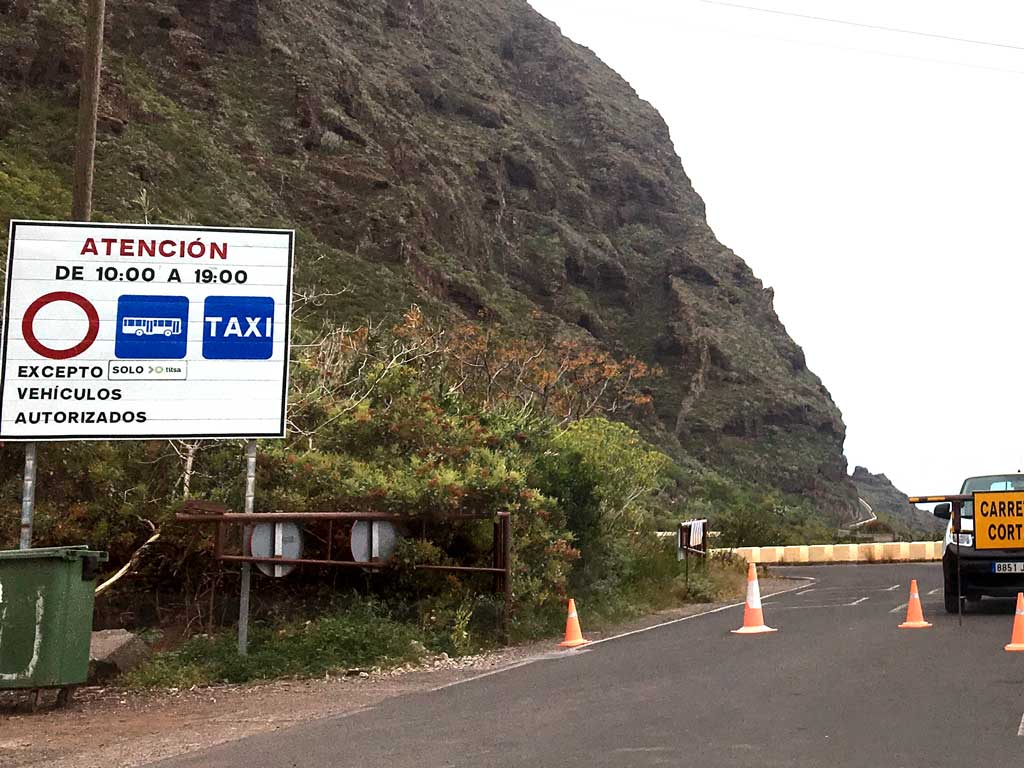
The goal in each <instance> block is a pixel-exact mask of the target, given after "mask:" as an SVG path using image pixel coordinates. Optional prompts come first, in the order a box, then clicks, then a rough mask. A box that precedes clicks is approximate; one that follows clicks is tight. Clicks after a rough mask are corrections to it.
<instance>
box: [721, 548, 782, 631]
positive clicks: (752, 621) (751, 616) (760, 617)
mask: <svg viewBox="0 0 1024 768" xmlns="http://www.w3.org/2000/svg"><path fill="white" fill-rule="evenodd" d="M778 631H779V630H777V629H772V628H771V627H768V626H765V623H764V613H763V612H762V610H761V588H760V587H759V586H758V585H757V567H756V566H755V565H754V564H753V563H751V564H750V566H749V567H748V568H747V604H746V605H745V606H743V626H742V627H740V628H739V629H734V630H732V633H733V634H734V635H756V634H760V633H761V632H778Z"/></svg>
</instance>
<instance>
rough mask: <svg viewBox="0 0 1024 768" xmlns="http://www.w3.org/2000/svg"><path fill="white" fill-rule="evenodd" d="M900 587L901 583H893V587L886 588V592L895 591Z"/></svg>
mask: <svg viewBox="0 0 1024 768" xmlns="http://www.w3.org/2000/svg"><path fill="white" fill-rule="evenodd" d="M899 588H900V585H899V584H893V585H892V586H891V587H889V588H888V589H887V590H885V591H886V592H895V591H896V590H897V589H899Z"/></svg>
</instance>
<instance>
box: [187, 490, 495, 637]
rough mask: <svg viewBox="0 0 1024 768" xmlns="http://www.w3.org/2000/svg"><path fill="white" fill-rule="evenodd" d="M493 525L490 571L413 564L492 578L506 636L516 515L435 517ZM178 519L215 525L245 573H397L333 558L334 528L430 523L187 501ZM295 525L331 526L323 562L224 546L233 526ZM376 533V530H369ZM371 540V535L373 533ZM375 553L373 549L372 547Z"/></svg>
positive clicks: (217, 538) (222, 552)
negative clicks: (255, 567)
mask: <svg viewBox="0 0 1024 768" xmlns="http://www.w3.org/2000/svg"><path fill="white" fill-rule="evenodd" d="M493 518H497V519H495V520H494V539H493V545H492V563H493V565H492V566H476V565H414V566H412V567H413V568H414V569H415V570H420V571H445V572H452V573H489V574H493V576H494V591H495V592H500V593H502V595H503V597H504V609H503V611H502V629H503V631H504V633H505V635H506V636H507V635H508V634H509V630H510V620H511V614H512V516H511V514H510V513H508V512H498V513H496V514H494V513H488V514H471V515H445V516H441V517H437V518H434V519H435V520H437V521H439V522H449V521H456V522H458V521H473V520H487V519H493ZM175 519H177V520H178V521H180V522H183V523H198V524H209V525H214V526H216V528H215V531H214V540H213V541H214V544H213V546H214V550H213V554H214V557H215V558H217V560H220V561H221V562H227V563H242V566H243V568H246V567H249V566H251V564H252V563H268V564H272V565H296V566H301V565H312V566H326V567H331V568H363V569H371V570H384V569H388V568H393V567H394V565H393V564H392V563H389V562H385V561H374V560H369V561H366V562H359V561H356V560H342V559H338V558H337V557H332V555H334V554H335V550H334V526H335V524H336V523H345V522H348V523H354V522H356V521H358V520H389V521H392V522H402V523H405V524H410V523H415V522H417V521H419V522H420V524H421V530H422V532H423V533H425V532H426V525H427V522H428V520H427V519H426V518H411V517H409V516H408V515H396V514H392V513H387V512H246V513H238V512H229V511H227V509H226V508H225V507H223V506H221V505H219V504H215V503H212V502H206V501H195V500H191V501H188V502H186V503H185V504H184V505H183V506H182V508H181V511H179V512H178V513H177V514H176V515H175ZM279 522H293V523H298V524H307V523H317V522H319V523H324V522H325V523H327V536H326V541H327V553H326V556H325V557H324V558H306V557H303V558H286V557H253V556H252V555H248V554H246V553H245V544H244V541H245V536H244V534H243V535H242V536H241V537H240V538H239V541H240V548H241V551H240V553H237V554H233V553H230V552H228V551H226V541H227V539H228V538H229V528H230V527H233V526H234V527H241V529H242V531H245V530H247V529H248V528H249V527H250V526H253V525H257V524H260V523H279ZM371 530H372V528H371ZM371 535H372V534H371ZM371 550H372V547H371Z"/></svg>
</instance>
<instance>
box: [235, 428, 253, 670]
mask: <svg viewBox="0 0 1024 768" xmlns="http://www.w3.org/2000/svg"><path fill="white" fill-rule="evenodd" d="M255 498H256V441H255V440H248V441H246V443H245V513H246V514H247V515H251V514H252V510H253V502H254V500H255ZM248 538H249V526H248V525H247V526H245V527H243V528H242V552H243V553H244V552H245V545H246V540H247V539H248ZM251 580H252V563H242V586H241V590H240V592H239V596H238V654H239V655H240V656H245V655H246V654H247V653H248V652H249V583H250V581H251Z"/></svg>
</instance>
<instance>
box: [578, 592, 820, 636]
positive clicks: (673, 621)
mask: <svg viewBox="0 0 1024 768" xmlns="http://www.w3.org/2000/svg"><path fill="white" fill-rule="evenodd" d="M799 578H800V579H801V580H802V581H814V579H813V578H812V577H809V576H800V577H799ZM803 588H804V587H803V585H800V586H796V587H790V588H789V589H782V590H779V591H778V592H772V593H771V594H770V595H765V596H764V598H762V605H763V600H766V599H768V598H769V597H777V596H779V595H785V594H787V593H788V592H795V591H796V590H798V589H803ZM746 603H747V601H746V600H744V601H743V602H740V603H730V604H729V605H723V606H720V607H718V608H712V609H711V610H710V611H703V612H702V613H694V614H691V615H690V616H681V617H680V618H678V619H670V620H668V621H663V622H662V623H661V624H655V625H654V626H652V627H642V628H641V629H634V630H633V631H632V632H623V633H622V634H621V635H612V636H611V637H603V638H601V639H600V640H595V641H594V642H592V643H588V644H587V645H586V646H584V647H585V648H591V647H593V646H595V645H600V644H601V643H607V642H609V641H611V640H618V639H619V638H622V637H629V636H630V635H639V634H640V633H641V632H650V631H651V630H652V629H658V628H660V627H667V626H669V625H670V624H678V623H680V622H681V621H689V620H690V619H698V618H700V617H701V616H710V615H711V614H712V613H720V612H721V611H726V610H728V609H730V608H739V607H740V606H741V605H746Z"/></svg>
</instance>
